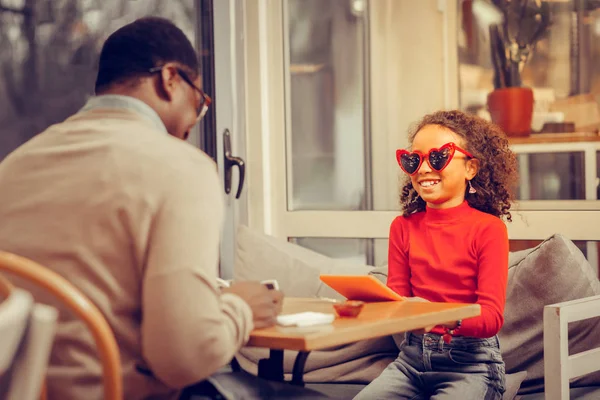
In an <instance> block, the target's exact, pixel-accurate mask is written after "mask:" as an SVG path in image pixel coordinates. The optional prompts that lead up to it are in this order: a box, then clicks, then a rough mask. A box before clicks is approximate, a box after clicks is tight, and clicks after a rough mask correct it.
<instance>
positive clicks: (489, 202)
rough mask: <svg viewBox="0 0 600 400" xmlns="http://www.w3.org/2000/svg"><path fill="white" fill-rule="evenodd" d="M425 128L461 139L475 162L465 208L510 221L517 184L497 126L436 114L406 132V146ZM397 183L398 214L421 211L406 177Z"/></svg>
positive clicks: (511, 159)
mask: <svg viewBox="0 0 600 400" xmlns="http://www.w3.org/2000/svg"><path fill="white" fill-rule="evenodd" d="M427 125H438V126H441V127H444V128H447V129H449V130H451V131H453V132H454V133H456V134H457V135H458V136H460V137H461V138H462V140H463V143H462V144H459V145H460V146H461V147H464V148H465V150H467V151H469V152H470V153H471V154H473V157H474V158H476V159H477V160H479V172H478V173H477V175H476V176H475V177H474V178H473V179H472V180H471V184H472V185H473V187H474V188H475V189H476V190H477V192H476V193H473V194H470V193H468V188H467V189H466V190H465V199H466V200H467V202H468V203H469V205H470V206H471V207H473V208H476V209H477V210H480V211H483V212H485V213H488V214H492V215H495V216H497V217H499V218H502V217H506V219H507V220H508V221H512V218H511V214H510V212H509V210H510V207H511V201H512V200H513V199H514V188H515V186H516V184H517V159H516V156H515V153H513V152H512V150H511V149H510V147H509V144H508V139H507V137H506V135H505V134H504V132H502V130H501V129H500V128H499V127H498V126H497V125H495V124H493V123H491V122H488V121H486V120H484V119H482V118H479V117H477V116H475V115H472V114H467V113H464V112H462V111H458V110H452V111H437V112H434V113H432V114H428V115H426V116H425V117H423V119H422V120H421V121H420V122H419V123H418V124H416V126H415V127H414V128H413V129H412V130H411V131H410V133H409V141H410V143H412V142H413V140H414V138H415V136H416V135H417V133H418V132H419V131H420V130H421V129H423V128H424V127H425V126H427ZM401 184H402V186H401V188H402V189H401V191H400V207H401V209H402V214H403V215H404V216H405V217H406V216H409V215H411V214H413V213H415V212H419V211H423V210H425V201H423V199H422V198H421V197H419V195H418V193H417V191H416V190H415V188H414V187H413V185H412V183H411V180H410V177H406V178H404V179H403V181H402V183H401Z"/></svg>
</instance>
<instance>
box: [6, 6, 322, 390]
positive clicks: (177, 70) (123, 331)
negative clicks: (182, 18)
mask: <svg viewBox="0 0 600 400" xmlns="http://www.w3.org/2000/svg"><path fill="white" fill-rule="evenodd" d="M200 82H201V80H200V75H199V66H198V59H197V55H196V52H195V50H194V48H193V46H192V44H191V43H190V42H189V40H188V39H187V38H186V36H185V35H184V33H183V32H182V31H181V30H180V29H179V28H177V27H176V26H175V25H173V24H172V23H171V22H170V21H168V20H165V19H161V18H150V17H149V18H142V19H139V20H137V21H135V22H133V23H131V24H128V25H126V26H124V27H122V28H121V29H119V30H117V31H116V32H114V33H113V34H112V35H111V36H110V37H109V38H108V39H107V40H106V42H105V43H104V46H103V48H102V52H101V55H100V61H99V71H98V77H97V80H96V96H95V97H92V98H91V99H90V100H89V101H88V102H87V104H86V105H85V106H84V107H83V109H82V110H81V111H79V112H78V113H77V114H75V115H73V116H71V117H70V118H68V119H67V120H65V121H64V122H62V123H59V124H56V125H54V126H51V127H49V128H48V129H47V130H46V131H44V132H42V133H40V134H39V135H37V136H36V137H34V138H33V139H32V140H30V141H29V142H27V143H25V144H24V145H22V146H21V147H20V148H18V149H17V150H15V151H14V152H13V153H12V154H10V155H9V156H8V157H7V158H6V159H5V160H4V161H3V162H2V163H0V188H1V191H0V220H1V221H2V224H0V249H2V250H4V251H8V252H13V253H16V254H18V255H21V256H24V257H28V258H31V259H33V260H34V261H37V262H39V263H41V264H43V265H45V266H47V267H48V268H51V269H52V270H54V271H56V272H57V273H59V274H61V275H62V276H64V277H66V278H67V279H69V281H71V282H72V283H73V284H74V285H75V286H77V287H78V288H79V289H81V290H82V291H83V292H84V293H85V294H86V295H87V296H88V297H89V298H90V299H91V300H92V301H93V302H94V303H95V304H96V305H97V306H98V307H99V308H100V310H101V311H102V312H103V314H104V316H105V317H106V319H107V320H108V322H109V324H110V325H111V327H112V329H113V332H114V334H115V336H116V339H117V342H118V344H119V349H120V354H121V363H122V368H123V383H124V399H127V400H130V399H133V400H135V399H176V398H178V397H179V396H180V395H181V390H182V389H183V388H186V387H188V390H187V391H186V395H193V394H194V391H195V390H196V389H193V388H192V389H189V387H190V386H193V385H194V384H195V383H197V382H202V383H201V384H199V385H196V386H195V388H201V389H198V390H202V391H203V392H204V393H207V391H213V392H216V391H217V389H215V387H217V388H223V387H224V386H226V389H227V390H228V391H230V392H233V393H228V394H226V398H275V397H279V396H281V397H280V398H284V397H285V398H301V397H305V396H306V397H311V398H315V396H317V397H318V396H319V394H318V393H316V392H313V391H310V390H307V389H303V388H298V387H294V386H291V385H286V384H283V383H279V384H277V383H273V382H267V381H264V380H261V379H259V378H256V377H253V376H250V375H248V374H245V373H237V374H235V373H229V374H227V373H219V370H220V369H221V368H222V367H224V366H225V365H227V363H228V362H229V361H230V360H231V359H232V358H233V356H234V355H235V353H236V352H237V351H238V350H239V349H240V347H241V346H243V345H244V344H245V343H246V341H247V340H248V337H249V334H250V331H251V330H252V329H253V328H255V327H257V328H258V327H267V326H270V325H273V324H274V323H275V320H276V316H277V314H278V313H279V312H280V311H281V303H282V300H283V294H282V293H281V292H279V291H277V290H268V289H267V288H266V287H264V286H263V285H261V284H260V283H258V282H240V283H238V284H236V285H233V286H232V287H231V288H229V289H225V290H223V291H221V290H220V289H219V288H218V287H217V285H216V278H217V274H218V258H219V240H220V233H221V224H222V219H223V213H224V207H223V203H222V197H221V189H220V183H219V179H218V174H217V171H216V167H215V164H214V162H213V161H212V160H211V159H210V157H208V156H207V155H206V154H205V153H203V152H202V151H200V150H199V149H197V148H195V147H194V146H191V145H189V144H187V143H185V141H184V140H185V139H186V138H187V136H188V133H189V131H190V129H191V128H192V127H193V126H194V125H195V124H196V123H197V122H198V121H199V120H200V119H201V118H202V116H203V115H204V113H205V112H206V110H207V108H208V105H209V103H210V98H209V97H208V96H207V95H206V94H205V93H204V92H203V91H202V89H201V88H200V87H199V85H200ZM181 139H184V140H181ZM30 289H31V290H32V291H33V292H35V294H36V296H37V297H38V298H39V299H40V300H42V301H44V302H48V303H50V304H53V305H56V306H57V307H59V308H62V307H61V306H60V305H58V304H57V303H56V301H53V300H51V299H50V298H49V297H47V295H45V294H44V293H42V292H41V291H40V290H36V289H34V288H30ZM207 378H208V380H207ZM275 390H277V391H278V393H279V394H278V396H274V395H273V393H274V391H275ZM48 394H49V399H51V400H53V399H61V400H67V399H74V400H79V399H100V398H102V396H103V388H102V379H101V367H100V362H99V360H98V356H97V352H96V348H95V345H94V342H93V339H92V336H91V335H90V334H89V332H88V331H87V329H86V328H85V326H84V324H83V323H82V322H81V321H80V320H78V319H77V318H76V317H73V316H71V315H69V314H68V313H65V312H61V321H60V323H59V326H58V329H57V336H56V340H55V345H54V348H53V351H52V355H51V360H50V367H49V371H48ZM192 398H193V397H192ZM199 398H205V397H199ZM221 398H223V397H221Z"/></svg>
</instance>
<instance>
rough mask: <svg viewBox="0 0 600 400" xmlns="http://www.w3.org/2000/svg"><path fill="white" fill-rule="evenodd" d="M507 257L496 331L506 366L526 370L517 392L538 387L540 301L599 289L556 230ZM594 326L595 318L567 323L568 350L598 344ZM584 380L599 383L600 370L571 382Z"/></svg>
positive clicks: (599, 327) (541, 364) (598, 329)
mask: <svg viewBox="0 0 600 400" xmlns="http://www.w3.org/2000/svg"><path fill="white" fill-rule="evenodd" d="M509 261H510V262H509V271H508V289H507V301H506V308H505V310H504V318H505V321H504V326H503V328H502V330H501V331H500V334H499V337H500V343H501V347H502V355H503V358H504V362H505V363H506V371H507V372H509V373H510V372H517V371H523V370H526V371H527V379H525V381H524V382H523V384H522V385H521V389H520V391H519V393H520V394H525V393H532V392H536V391H542V390H543V385H544V343H543V337H544V335H543V309H544V306H545V305H548V304H554V303H559V302H563V301H568V300H575V299H579V298H582V297H588V296H594V295H598V294H600V283H599V282H598V278H597V277H596V276H595V275H594V271H593V269H592V267H591V266H590V264H589V263H588V262H587V260H586V259H585V257H584V255H583V254H582V253H581V251H580V250H579V249H578V248H577V246H575V244H573V242H571V241H570V240H569V239H567V238H565V237H564V236H562V235H558V234H557V235H554V236H552V237H550V238H548V239H546V240H545V241H543V242H542V243H541V244H540V245H538V246H537V247H535V248H533V249H528V250H523V251H519V252H515V253H512V254H511V255H510V259H509ZM594 332H595V333H594ZM598 332H600V320H597V319H592V320H588V321H580V322H577V323H573V324H570V325H569V349H570V353H571V354H573V353H578V352H580V351H584V350H588V349H590V348H594V347H600V335H598ZM589 384H598V385H600V373H594V374H590V375H587V376H584V377H581V378H578V379H576V380H574V381H573V382H572V386H582V385H589Z"/></svg>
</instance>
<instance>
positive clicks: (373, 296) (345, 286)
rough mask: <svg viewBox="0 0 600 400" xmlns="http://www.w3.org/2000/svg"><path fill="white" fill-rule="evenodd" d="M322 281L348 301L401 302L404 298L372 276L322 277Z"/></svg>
mask: <svg viewBox="0 0 600 400" xmlns="http://www.w3.org/2000/svg"><path fill="white" fill-rule="evenodd" d="M320 278H321V280H322V281H323V282H324V283H325V284H327V285H328V286H330V287H331V288H332V289H333V290H335V291H336V292H338V293H339V294H341V295H342V296H344V297H345V298H347V299H348V300H361V301H367V302H375V301H400V300H404V297H402V296H400V295H399V294H398V293H396V292H394V291H393V290H392V289H390V288H389V287H387V286H386V285H385V284H383V283H382V282H381V281H380V280H379V279H377V278H375V277H374V276H371V275H321V277H320Z"/></svg>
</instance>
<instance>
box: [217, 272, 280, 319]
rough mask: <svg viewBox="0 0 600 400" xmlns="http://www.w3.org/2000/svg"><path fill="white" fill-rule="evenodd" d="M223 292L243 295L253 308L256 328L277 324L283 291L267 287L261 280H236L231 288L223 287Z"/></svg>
mask: <svg viewBox="0 0 600 400" xmlns="http://www.w3.org/2000/svg"><path fill="white" fill-rule="evenodd" d="M222 292H223V293H233V294H235V295H237V296H239V297H241V298H242V299H243V300H244V301H245V302H246V303H248V305H249V306H250V309H251V310H252V316H253V319H254V327H255V328H266V327H269V326H273V325H275V323H276V322H277V315H279V313H280V312H281V307H282V305H283V292H281V291H279V290H274V289H270V290H269V289H267V287H266V286H265V285H263V284H262V283H259V282H252V281H248V282H234V284H233V285H232V286H231V287H229V288H223V290H222Z"/></svg>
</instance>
